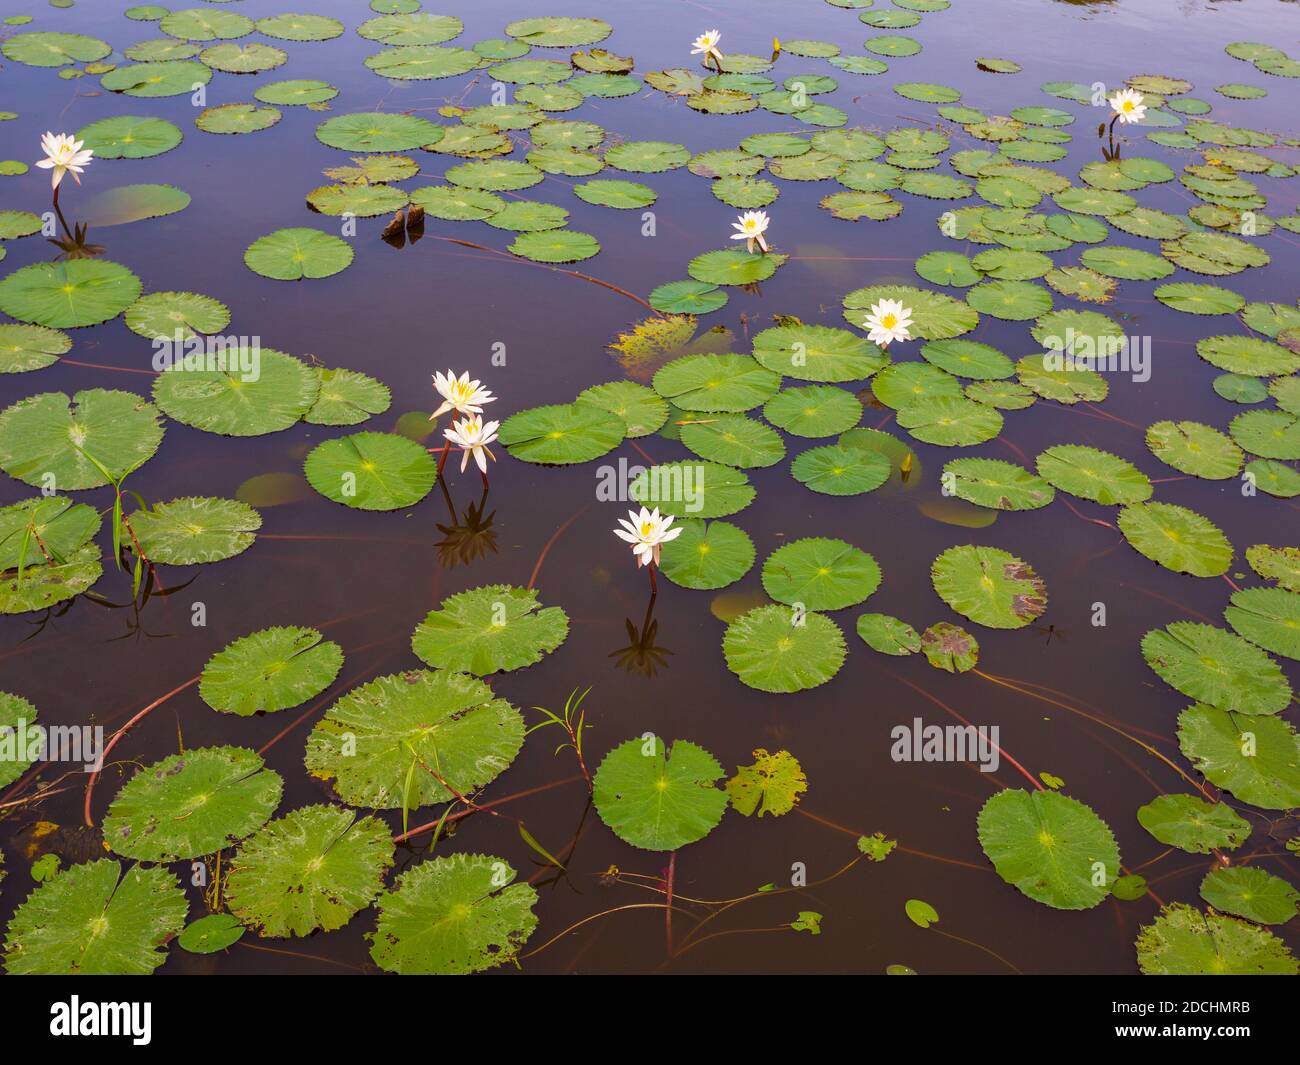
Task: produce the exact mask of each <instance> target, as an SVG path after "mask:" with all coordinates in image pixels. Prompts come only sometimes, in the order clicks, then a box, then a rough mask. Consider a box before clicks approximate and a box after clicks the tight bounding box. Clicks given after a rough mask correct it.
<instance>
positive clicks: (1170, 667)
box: [1142, 621, 1291, 715]
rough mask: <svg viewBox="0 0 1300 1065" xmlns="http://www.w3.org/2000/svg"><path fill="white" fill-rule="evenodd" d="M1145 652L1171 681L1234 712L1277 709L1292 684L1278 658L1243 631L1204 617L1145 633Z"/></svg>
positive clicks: (1283, 705)
mask: <svg viewBox="0 0 1300 1065" xmlns="http://www.w3.org/2000/svg"><path fill="white" fill-rule="evenodd" d="M1142 657H1143V658H1144V659H1146V663H1147V665H1149V666H1150V667H1151V668H1152V670H1154V671H1155V673H1156V674H1157V675H1158V676H1159V677H1160V679H1161V680H1163V681H1164V682H1165V683H1166V684H1168V685H1169V686H1170V687H1172V688H1175V689H1176V690H1178V691H1180V692H1182V693H1183V694H1184V695H1186V696H1188V697H1189V698H1192V699H1196V700H1197V701H1199V702H1204V703H1206V704H1208V705H1210V706H1214V707H1218V708H1220V709H1223V710H1227V711H1230V712H1232V713H1239V714H1252V715H1255V714H1276V713H1279V712H1281V711H1282V710H1284V709H1285V708H1286V706H1287V704H1288V703H1290V701H1291V685H1290V684H1289V683H1288V682H1287V679H1286V676H1285V675H1284V674H1283V673H1282V671H1281V669H1279V668H1278V665H1277V663H1276V662H1274V661H1273V659H1272V658H1270V657H1269V656H1268V655H1267V654H1265V653H1264V652H1263V651H1261V650H1260V649H1259V648H1257V647H1255V646H1254V645H1253V644H1250V643H1248V642H1247V641H1245V640H1243V639H1242V638H1241V637H1240V636H1237V635H1234V634H1233V633H1231V632H1227V631H1226V630H1224V629H1219V628H1216V627H1215V626H1213V625H1202V624H1200V623H1199V622H1192V621H1175V622H1171V623H1170V624H1169V625H1168V626H1167V627H1166V628H1164V629H1153V630H1152V631H1151V632H1148V633H1147V634H1146V635H1145V636H1144V637H1142Z"/></svg>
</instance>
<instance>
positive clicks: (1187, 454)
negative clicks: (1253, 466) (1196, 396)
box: [1146, 421, 1242, 481]
mask: <svg viewBox="0 0 1300 1065" xmlns="http://www.w3.org/2000/svg"><path fill="white" fill-rule="evenodd" d="M1146 442H1147V447H1149V448H1150V449H1151V453H1152V454H1153V455H1155V457H1156V458H1158V459H1160V461H1161V462H1165V463H1168V464H1169V465H1170V466H1172V467H1173V468H1174V469H1176V470H1178V471H1180V472H1182V473H1187V474H1190V475H1191V476H1193V477H1204V478H1206V479H1207V480H1212V481H1222V480H1225V479H1227V478H1229V477H1233V476H1235V475H1236V473H1237V471H1238V470H1239V469H1241V459H1242V455H1241V448H1239V447H1237V445H1236V444H1234V443H1233V442H1232V441H1231V440H1230V439H1228V437H1226V436H1225V435H1224V434H1223V433H1221V432H1219V430H1217V429H1214V428H1212V427H1210V426H1208V425H1202V424H1200V423H1199V422H1172V421H1162V422H1156V423H1155V424H1153V425H1151V426H1150V427H1148V429H1147V433H1146Z"/></svg>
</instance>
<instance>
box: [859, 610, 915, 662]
mask: <svg viewBox="0 0 1300 1065" xmlns="http://www.w3.org/2000/svg"><path fill="white" fill-rule="evenodd" d="M857 632H858V635H859V636H860V637H861V638H862V642H863V643H865V644H866V645H867V646H868V647H870V648H871V649H872V650H873V651H879V652H880V653H881V654H885V655H896V656H902V655H910V654H915V653H916V652H917V651H919V650H920V649H921V637H920V636H919V635H918V634H917V631H916V630H915V629H914V628H912V626H911V625H909V624H908V623H907V622H906V621H902V620H900V619H899V618H896V617H891V616H890V615H889V614H863V615H862V616H861V617H859V618H858V621H857Z"/></svg>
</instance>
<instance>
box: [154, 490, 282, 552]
mask: <svg viewBox="0 0 1300 1065" xmlns="http://www.w3.org/2000/svg"><path fill="white" fill-rule="evenodd" d="M130 520H131V527H132V529H134V531H135V534H136V538H137V539H138V540H139V541H140V546H141V547H142V548H143V549H144V552H145V554H146V555H147V556H148V557H149V559H150V560H151V561H154V562H161V563H164V564H167V565H172V566H192V565H196V564H198V563H201V562H221V561H223V560H224V559H227V558H232V557H234V556H235V555H238V554H240V553H241V552H243V551H246V550H248V548H249V547H250V546H251V545H252V543H253V538H254V533H256V531H257V530H258V529H259V528H261V525H262V518H261V516H260V515H259V514H258V513H257V511H256V510H254V509H253V508H252V507H250V506H249V505H248V504H247V503H241V502H239V501H238V500H234V499H214V498H211V497H207V496H204V497H199V496H190V497H187V498H184V499H173V500H171V501H170V502H166V503H155V504H154V505H153V506H152V507H150V508H148V509H147V510H137V511H136V512H135V513H134V514H132V515H131V516H130Z"/></svg>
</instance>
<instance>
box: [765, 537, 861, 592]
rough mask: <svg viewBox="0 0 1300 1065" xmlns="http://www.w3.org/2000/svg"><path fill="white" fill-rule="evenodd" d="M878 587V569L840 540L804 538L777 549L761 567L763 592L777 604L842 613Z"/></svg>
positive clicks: (859, 552)
mask: <svg viewBox="0 0 1300 1065" xmlns="http://www.w3.org/2000/svg"><path fill="white" fill-rule="evenodd" d="M878 587H880V566H879V565H877V564H876V560H875V559H874V558H872V557H871V556H870V555H869V554H867V553H866V552H865V551H863V550H861V549H860V548H857V547H854V546H853V545H852V544H849V543H846V542H845V541H843V540H833V539H828V538H825V537H817V536H812V537H806V538H804V539H801V540H794V541H792V542H791V543H788V544H785V545H783V546H782V547H778V548H777V549H776V550H775V551H773V552H772V553H771V554H770V555H769V556H768V557H767V561H765V562H764V563H763V589H764V590H765V591H766V592H767V594H768V595H770V596H771V597H772V598H773V599H775V600H776V601H777V602H778V603H786V604H789V605H791V606H799V607H802V608H803V609H805V610H842V609H843V608H844V607H848V606H854V605H856V604H858V603H861V602H862V601H863V600H865V599H867V598H868V597H869V596H870V595H871V593H872V592H874V591H875V590H876V589H877V588H878Z"/></svg>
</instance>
